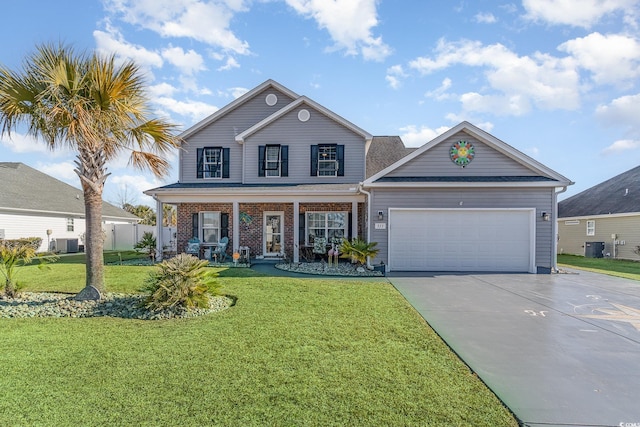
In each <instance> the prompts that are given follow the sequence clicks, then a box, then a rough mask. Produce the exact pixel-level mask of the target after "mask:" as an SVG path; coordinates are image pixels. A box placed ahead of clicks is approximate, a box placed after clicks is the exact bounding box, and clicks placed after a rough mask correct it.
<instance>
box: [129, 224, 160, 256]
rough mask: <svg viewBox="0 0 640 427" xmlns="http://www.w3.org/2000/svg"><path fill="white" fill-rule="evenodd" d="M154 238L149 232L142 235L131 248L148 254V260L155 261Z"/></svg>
mask: <svg viewBox="0 0 640 427" xmlns="http://www.w3.org/2000/svg"><path fill="white" fill-rule="evenodd" d="M156 243H157V241H156V237H155V236H154V235H153V233H152V232H150V231H145V232H144V233H143V234H142V239H141V240H140V241H139V242H138V243H136V244H135V246H134V247H133V248H134V249H135V250H136V251H141V250H143V251H145V252H147V253H148V254H149V258H151V260H152V261H153V260H154V259H156Z"/></svg>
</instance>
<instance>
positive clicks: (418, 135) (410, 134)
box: [400, 125, 449, 147]
mask: <svg viewBox="0 0 640 427" xmlns="http://www.w3.org/2000/svg"><path fill="white" fill-rule="evenodd" d="M447 130H449V127H447V126H441V127H439V128H437V129H431V128H429V127H426V126H420V127H419V128H418V127H417V126H415V125H408V126H405V127H402V128H400V138H401V139H402V141H403V142H404V145H405V146H407V147H420V146H422V145H424V144H426V143H427V142H429V141H431V140H432V139H433V138H435V137H436V136H438V135H440V134H442V133H444V132H446V131H447Z"/></svg>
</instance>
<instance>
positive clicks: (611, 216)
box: [558, 212, 640, 221]
mask: <svg viewBox="0 0 640 427" xmlns="http://www.w3.org/2000/svg"><path fill="white" fill-rule="evenodd" d="M631 216H640V212H625V213H612V214H600V215H584V216H566V217H562V218H558V221H571V220H575V219H577V220H587V219H592V218H593V219H605V218H626V217H631Z"/></svg>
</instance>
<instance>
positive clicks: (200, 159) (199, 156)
mask: <svg viewBox="0 0 640 427" xmlns="http://www.w3.org/2000/svg"><path fill="white" fill-rule="evenodd" d="M196 162H197V163H196V165H197V166H196V167H197V172H196V176H197V178H202V176H203V170H204V150H203V149H202V148H198V149H197V150H196Z"/></svg>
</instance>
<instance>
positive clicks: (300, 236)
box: [298, 213, 307, 246]
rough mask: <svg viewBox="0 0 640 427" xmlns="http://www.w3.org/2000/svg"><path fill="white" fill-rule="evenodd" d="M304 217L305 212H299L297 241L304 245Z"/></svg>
mask: <svg viewBox="0 0 640 427" xmlns="http://www.w3.org/2000/svg"><path fill="white" fill-rule="evenodd" d="M304 217H305V214H304V213H301V214H300V216H299V220H298V243H299V244H300V246H304V244H305V238H306V237H307V236H306V235H305V234H306V231H305V230H306V227H305V225H304Z"/></svg>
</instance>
